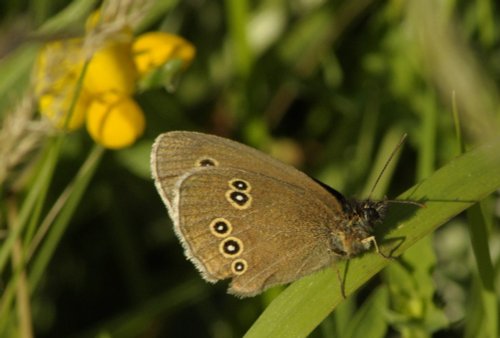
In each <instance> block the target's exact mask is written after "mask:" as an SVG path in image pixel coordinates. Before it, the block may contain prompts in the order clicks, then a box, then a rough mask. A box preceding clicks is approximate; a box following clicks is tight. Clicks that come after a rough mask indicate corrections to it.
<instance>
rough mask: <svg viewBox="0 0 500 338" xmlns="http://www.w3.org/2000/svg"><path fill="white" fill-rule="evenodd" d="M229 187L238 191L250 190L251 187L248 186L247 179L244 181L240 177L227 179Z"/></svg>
mask: <svg viewBox="0 0 500 338" xmlns="http://www.w3.org/2000/svg"><path fill="white" fill-rule="evenodd" d="M229 187H230V188H231V189H236V190H239V191H245V192H250V190H251V189H252V187H251V186H250V183H248V181H245V180H243V179H241V178H233V179H232V180H230V181H229Z"/></svg>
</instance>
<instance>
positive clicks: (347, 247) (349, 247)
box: [332, 200, 387, 258]
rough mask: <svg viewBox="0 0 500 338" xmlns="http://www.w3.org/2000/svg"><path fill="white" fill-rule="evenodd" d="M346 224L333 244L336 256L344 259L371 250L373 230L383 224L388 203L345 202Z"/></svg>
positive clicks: (383, 201)
mask: <svg viewBox="0 0 500 338" xmlns="http://www.w3.org/2000/svg"><path fill="white" fill-rule="evenodd" d="M343 207H344V222H343V223H342V225H341V226H340V229H337V231H338V230H340V231H339V232H337V231H335V233H336V236H335V240H334V242H333V243H332V244H333V251H334V252H335V254H337V255H340V256H343V257H347V258H350V257H354V256H357V255H359V254H361V253H362V252H365V251H367V250H369V249H370V248H371V245H372V244H373V241H374V237H373V233H374V232H373V228H374V227H375V225H376V224H378V223H381V222H382V221H383V219H384V217H385V213H386V210H387V202H386V201H385V200H382V201H372V200H362V201H358V200H350V201H344V203H343Z"/></svg>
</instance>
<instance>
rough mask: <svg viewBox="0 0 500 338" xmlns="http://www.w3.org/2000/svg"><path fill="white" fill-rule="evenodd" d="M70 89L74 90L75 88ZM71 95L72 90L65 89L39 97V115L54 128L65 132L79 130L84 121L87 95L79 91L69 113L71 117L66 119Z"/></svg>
mask: <svg viewBox="0 0 500 338" xmlns="http://www.w3.org/2000/svg"><path fill="white" fill-rule="evenodd" d="M72 88H73V89H74V88H75V86H73V87H72ZM73 95H74V92H73V90H70V88H69V87H67V88H66V90H64V91H59V92H54V93H52V94H44V95H42V96H40V98H39V99H38V108H39V110H40V114H42V115H43V116H45V117H46V118H48V119H49V120H50V121H51V122H52V123H53V124H54V126H55V127H56V128H59V129H64V130H67V131H72V130H75V129H78V128H80V127H81V126H82V125H83V123H84V121H85V114H86V112H87V108H88V104H89V98H88V94H86V93H85V92H84V91H80V93H79V95H78V98H77V101H76V103H75V106H74V108H73V111H72V112H71V117H68V114H69V113H70V111H69V110H70V108H71V107H70V106H71V103H72V101H73Z"/></svg>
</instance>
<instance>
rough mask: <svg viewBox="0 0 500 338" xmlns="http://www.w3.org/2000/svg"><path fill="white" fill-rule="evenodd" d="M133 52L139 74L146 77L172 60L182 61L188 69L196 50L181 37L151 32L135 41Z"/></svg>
mask: <svg viewBox="0 0 500 338" xmlns="http://www.w3.org/2000/svg"><path fill="white" fill-rule="evenodd" d="M132 52H133V55H134V60H135V63H136V65H137V70H138V72H139V74H140V75H144V74H147V73H148V72H150V71H151V70H153V69H155V68H158V67H160V66H161V65H163V64H165V63H166V62H168V61H169V60H172V59H181V60H182V61H183V68H187V67H188V66H189V64H190V63H191V61H192V60H193V58H194V55H195V52H196V50H195V48H194V46H193V45H192V44H191V43H190V42H188V41H187V40H185V39H183V38H181V37H180V36H177V35H173V34H168V33H164V32H149V33H145V34H142V35H139V36H138V37H137V38H136V39H135V40H134V43H133V45H132Z"/></svg>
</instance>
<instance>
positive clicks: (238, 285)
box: [151, 132, 386, 297]
mask: <svg viewBox="0 0 500 338" xmlns="http://www.w3.org/2000/svg"><path fill="white" fill-rule="evenodd" d="M151 168H152V174H153V178H154V180H155V184H156V187H157V189H158V191H159V193H160V196H161V197H162V199H163V201H164V203H165V204H166V206H167V209H168V212H169V214H170V217H171V218H172V220H173V223H174V229H175V232H176V234H177V236H178V237H179V239H180V241H181V243H182V245H183V247H184V250H185V254H186V256H187V257H188V258H189V259H190V260H191V261H192V262H193V263H194V264H195V266H196V267H197V268H198V270H199V271H200V273H201V275H202V276H203V278H204V279H206V280H207V281H209V282H216V281H218V280H223V279H228V278H231V279H232V282H231V286H230V288H229V292H230V293H233V294H235V295H238V296H242V297H245V296H253V295H256V294H258V293H260V292H262V291H263V290H265V289H266V288H268V287H270V286H273V285H277V284H284V283H289V282H292V281H294V280H296V279H298V278H300V277H302V276H305V275H308V274H310V273H312V272H314V271H317V270H319V269H322V268H324V267H326V266H328V265H330V264H331V263H332V262H333V261H334V260H336V259H339V258H351V257H355V256H357V255H359V254H360V253H362V252H364V251H366V250H368V249H369V248H370V247H371V245H372V243H373V242H374V239H373V226H374V224H375V223H377V222H379V221H380V220H381V219H382V217H383V216H384V212H385V207H386V203H385V202H384V201H381V202H374V201H370V200H365V201H355V200H353V201H348V200H346V199H345V198H344V197H343V196H342V195H341V194H340V193H338V192H337V191H335V190H333V189H332V188H329V187H325V186H324V185H322V184H320V183H318V182H316V181H314V180H313V179H311V178H310V177H309V176H307V175H305V174H304V173H302V172H300V171H298V170H297V169H295V168H293V167H291V166H288V165H286V164H283V163H281V162H279V161H278V160H276V159H274V158H272V157H270V156H268V155H266V154H264V153H262V152H259V151H257V150H255V149H253V148H250V147H247V146H245V145H242V144H240V143H237V142H234V141H231V140H228V139H224V138H221V137H217V136H213V135H207V134H201V133H194V132H169V133H165V134H162V135H160V136H159V137H158V138H157V140H156V141H155V144H154V146H153V150H152V156H151Z"/></svg>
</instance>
